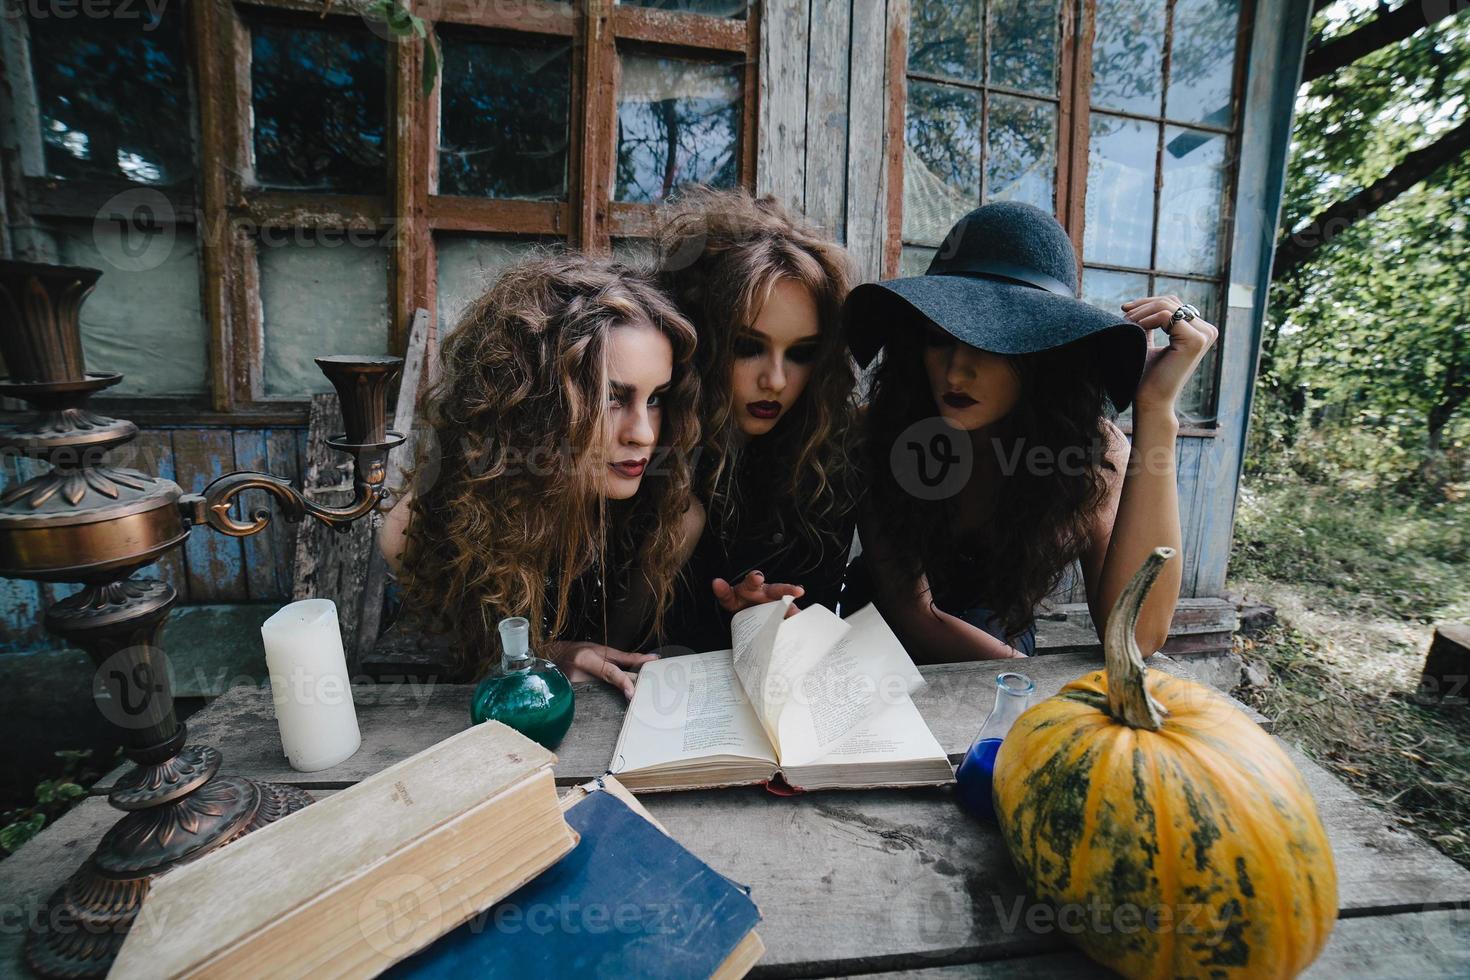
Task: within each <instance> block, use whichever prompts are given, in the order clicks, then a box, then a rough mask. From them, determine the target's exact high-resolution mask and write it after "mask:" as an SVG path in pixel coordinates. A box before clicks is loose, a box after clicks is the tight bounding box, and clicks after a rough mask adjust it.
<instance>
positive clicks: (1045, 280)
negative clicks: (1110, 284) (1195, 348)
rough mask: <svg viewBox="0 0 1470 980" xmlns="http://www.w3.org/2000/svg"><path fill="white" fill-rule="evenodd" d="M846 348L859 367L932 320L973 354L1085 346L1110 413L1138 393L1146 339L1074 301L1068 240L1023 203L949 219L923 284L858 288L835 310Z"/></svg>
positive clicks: (1132, 326)
mask: <svg viewBox="0 0 1470 980" xmlns="http://www.w3.org/2000/svg"><path fill="white" fill-rule="evenodd" d="M842 320H843V329H844V331H845V332H846V337H847V344H848V347H849V348H850V349H851V350H852V354H853V357H855V358H856V359H857V362H858V364H859V366H861V367H867V365H868V363H869V362H871V361H872V360H873V358H874V357H875V356H877V354H878V351H879V350H881V349H882V348H883V346H884V345H885V344H886V343H887V342H888V341H889V340H890V339H891V338H892V337H893V336H894V335H895V334H896V333H898V332H899V331H904V332H913V331H919V330H922V329H924V326H925V321H926V320H928V321H932V322H933V323H934V324H935V325H936V326H938V327H939V328H940V329H942V330H944V331H945V332H946V333H948V334H950V335H951V336H953V337H955V338H956V339H957V340H961V341H964V342H965V343H967V344H969V345H970V346H971V347H978V348H979V349H981V350H985V351H989V352H991V353H993V354H1030V353H1035V352H1037V351H1044V350H1051V349H1053V348H1056V347H1061V346H1063V345H1066V344H1077V343H1083V344H1086V345H1087V346H1088V348H1089V349H1090V350H1091V352H1092V355H1093V356H1092V358H1091V359H1090V360H1091V363H1093V364H1095V365H1096V366H1097V369H1098V371H1099V373H1100V376H1101V379H1102V383H1103V386H1104V388H1105V389H1106V390H1107V393H1108V397H1109V398H1111V399H1112V402H1113V405H1114V406H1116V408H1117V409H1118V411H1120V412H1121V411H1122V410H1123V409H1125V408H1127V407H1128V405H1129V404H1130V403H1132V401H1133V395H1134V393H1135V392H1136V391H1137V390H1138V381H1139V379H1140V378H1141V377H1142V376H1143V366H1144V361H1145V360H1146V358H1147V356H1148V334H1147V333H1146V332H1145V331H1144V329H1143V328H1142V327H1140V326H1139V325H1138V324H1136V323H1133V322H1132V321H1130V320H1127V319H1125V318H1124V317H1123V315H1122V314H1121V313H1109V312H1108V311H1106V310H1101V309H1098V308H1097V307H1095V306H1092V305H1091V304H1089V303H1084V302H1083V301H1082V300H1080V299H1078V298H1077V260H1076V253H1075V252H1074V251H1073V250H1072V240H1071V239H1070V238H1068V237H1067V232H1066V230H1065V229H1063V228H1062V226H1061V224H1060V223H1059V222H1058V221H1057V219H1056V218H1054V217H1052V216H1051V215H1050V214H1047V213H1046V212H1045V211H1042V210H1041V209H1040V208H1036V207H1032V206H1031V205H1029V204H1019V203H1015V202H1011V201H996V202H993V203H991V204H986V205H983V206H981V207H978V208H976V209H975V210H974V211H971V212H970V213H969V214H967V215H965V216H964V217H963V218H961V219H960V220H959V221H957V222H956V223H955V225H954V227H953V228H951V229H950V232H949V235H948V236H946V238H945V241H944V244H943V245H942V246H941V247H940V249H939V251H938V252H937V253H935V256H934V258H933V259H932V260H931V261H930V262H929V268H928V270H927V271H926V272H925V274H924V275H922V276H910V277H907V278H904V279H885V280H883V281H881V282H869V283H863V284H862V285H860V286H857V287H856V288H854V289H853V290H852V292H851V293H849V294H848V297H847V301H846V303H844V304H843V307H842Z"/></svg>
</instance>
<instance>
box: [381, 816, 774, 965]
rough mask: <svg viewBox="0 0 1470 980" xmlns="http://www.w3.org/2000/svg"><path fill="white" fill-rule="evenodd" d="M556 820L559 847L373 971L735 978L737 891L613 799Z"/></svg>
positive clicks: (745, 931)
mask: <svg viewBox="0 0 1470 980" xmlns="http://www.w3.org/2000/svg"><path fill="white" fill-rule="evenodd" d="M566 819H567V823H568V824H570V825H571V826H572V828H573V829H574V830H576V831H577V833H579V834H581V835H582V840H581V842H580V843H579V844H578V845H577V846H576V847H575V848H573V849H572V851H571V852H569V853H568V854H567V855H566V856H565V857H563V858H562V859H561V860H560V861H558V862H557V863H556V864H553V865H552V866H551V867H549V868H547V869H546V870H545V871H543V872H542V873H541V875H540V876H539V877H537V878H535V879H533V880H531V881H529V882H527V883H526V884H525V885H523V886H521V888H520V889H518V890H517V891H515V892H513V893H511V894H510V895H509V896H507V897H506V898H504V899H502V900H501V901H499V902H497V903H496V904H495V905H492V906H491V907H490V908H489V909H487V910H485V911H484V912H482V913H480V914H479V915H477V916H475V917H474V918H472V919H470V920H469V921H468V922H466V923H464V924H463V925H461V926H459V927H458V928H456V929H454V930H453V931H451V932H449V933H446V934H445V935H443V936H441V937H440V938H439V939H438V940H437V941H435V942H434V943H433V944H432V945H430V946H427V947H425V948H424V949H422V950H420V951H419V952H417V953H415V954H414V955H413V956H410V957H409V958H408V959H405V960H403V961H402V962H400V963H398V964H396V965H394V966H393V967H392V968H390V969H389V970H388V971H387V972H386V973H385V974H384V976H387V977H413V978H419V980H429V978H438V977H455V978H460V977H506V978H511V977H526V978H528V980H546V978H548V977H578V976H587V977H635V976H636V977H654V978H657V977H667V978H676V977H677V978H687V977H712V976H715V975H717V974H723V975H733V976H740V975H743V974H744V973H745V971H746V970H747V969H749V967H750V965H751V964H752V963H753V962H754V958H756V957H758V956H759V950H760V949H761V948H762V947H760V946H759V941H758V940H757V939H756V937H754V936H751V935H750V934H751V931H752V930H753V929H754V928H755V924H756V923H757V922H758V921H760V912H759V911H758V910H757V909H756V907H755V903H754V902H752V901H751V900H750V897H749V896H748V895H747V894H746V892H745V891H744V890H743V889H742V888H740V887H739V886H737V885H735V884H734V883H732V882H731V881H730V880H729V879H727V878H725V877H723V876H722V875H720V874H719V873H718V872H716V871H714V870H712V869H711V868H710V867H709V866H708V865H707V864H705V863H704V862H703V861H701V860H699V858H697V857H695V856H694V855H693V854H690V853H689V852H688V851H687V850H685V849H684V847H683V846H682V845H680V843H679V842H678V841H676V840H674V839H673V838H672V837H670V836H668V835H667V834H665V833H663V832H662V831H661V830H659V829H658V828H657V827H655V826H654V825H653V824H651V823H649V822H648V821H647V820H645V819H644V818H643V817H641V816H639V815H638V814H637V813H635V812H633V811H632V810H630V809H629V808H628V807H627V805H626V804H624V803H623V801H622V800H619V799H618V798H617V797H616V796H614V795H613V794H611V793H607V792H594V793H592V794H590V795H589V796H587V797H586V798H585V799H583V800H581V801H580V802H578V803H577V804H576V805H575V806H573V807H571V808H570V809H569V810H568V811H567V813H566ZM747 937H749V938H750V940H752V941H753V942H752V943H747V942H746V940H747ZM742 944H745V945H744V946H742ZM752 946H753V947H754V950H755V952H754V953H753V954H752V953H751V949H752ZM737 947H742V950H741V952H742V954H743V955H742V956H741V957H735V958H733V959H732V961H731V964H730V967H731V969H729V970H722V967H723V966H724V964H725V962H726V960H727V959H731V954H732V953H733V952H735V951H736V948H737Z"/></svg>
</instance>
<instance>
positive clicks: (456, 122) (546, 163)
mask: <svg viewBox="0 0 1470 980" xmlns="http://www.w3.org/2000/svg"><path fill="white" fill-rule="evenodd" d="M441 50H442V51H443V57H444V74H443V81H442V82H441V83H440V90H439V91H440V96H439V98H440V103H439V105H440V110H439V111H440V136H439V193H440V194H462V195H467V196H474V197H517V198H529V199H532V200H542V201H546V200H557V201H564V200H566V197H567V140H568V135H569V131H568V126H567V119H568V112H569V109H568V105H569V99H570V84H571V71H572V58H571V48H570V47H569V46H568V45H565V44H563V45H558V46H555V47H551V46H537V47H532V46H528V45H525V44H515V45H510V44H497V43H492V42H486V41H473V40H470V39H467V38H464V37H462V36H456V35H453V34H450V35H448V36H446V37H444V38H443V43H442V46H441Z"/></svg>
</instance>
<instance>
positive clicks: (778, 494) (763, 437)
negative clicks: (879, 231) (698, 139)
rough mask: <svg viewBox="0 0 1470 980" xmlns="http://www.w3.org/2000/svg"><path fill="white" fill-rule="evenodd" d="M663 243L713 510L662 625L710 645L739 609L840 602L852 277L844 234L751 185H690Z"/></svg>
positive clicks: (703, 494) (848, 524) (703, 489)
mask: <svg viewBox="0 0 1470 980" xmlns="http://www.w3.org/2000/svg"><path fill="white" fill-rule="evenodd" d="M656 242H657V248H658V253H657V254H658V280H659V282H660V283H661V284H662V286H663V287H664V289H665V290H666V291H667V292H668V294H669V295H670V296H672V297H673V298H674V300H675V302H676V303H677V304H678V306H679V309H680V310H681V311H682V312H683V313H684V315H685V316H686V317H688V319H689V320H690V321H691V322H692V323H693V324H694V327H695V329H696V330H697V331H698V334H699V344H698V346H697V348H696V349H695V364H696V366H697V369H698V371H699V376H700V384H701V388H702V394H701V405H700V413H699V414H700V422H701V425H702V428H703V434H702V438H701V441H700V447H699V448H700V453H699V461H698V466H697V471H696V493H697V494H698V495H699V497H700V499H701V500H702V502H703V503H704V505H705V511H706V513H707V515H708V516H707V520H706V522H705V528H704V534H703V536H702V537H701V538H700V541H699V544H698V546H697V547H696V549H695V553H694V556H693V558H692V559H691V561H690V563H689V565H688V567H687V568H686V570H685V575H684V576H682V577H681V581H680V590H679V593H678V598H677V600H676V602H675V607H674V615H673V617H672V620H673V621H672V623H671V625H670V628H669V629H668V630H667V631H666V637H667V639H668V640H669V641H670V642H672V643H675V644H679V645H681V646H687V647H692V648H693V649H696V650H707V649H712V648H719V647H723V646H728V644H729V642H730V631H729V617H730V613H732V612H734V611H736V610H738V609H739V608H742V607H744V606H745V605H749V604H752V603H756V602H763V601H769V600H772V599H775V598H778V597H779V596H781V595H783V594H789V595H793V596H799V597H800V598H799V599H798V602H797V605H800V606H804V605H808V604H810V603H814V602H818V603H822V604H824V605H827V606H829V607H831V606H835V605H836V604H837V601H838V596H839V593H840V589H841V585H842V577H843V572H844V570H845V568H846V565H847V557H848V552H849V548H850V545H851V542H852V535H853V526H854V523H855V521H856V511H855V506H854V500H853V496H854V491H853V488H854V485H855V479H854V477H853V471H852V467H851V465H850V460H849V446H848V440H849V437H850V432H851V426H850V421H851V413H852V397H853V384H854V374H853V367H852V359H851V357H850V356H849V355H848V353H847V348H846V345H845V343H844V342H843V339H842V332H841V326H840V316H841V309H842V301H843V299H844V298H845V297H846V295H847V290H848V286H849V283H850V280H851V273H850V265H849V261H848V257H847V253H846V252H845V251H844V250H843V248H842V247H841V246H840V245H838V244H837V243H836V242H834V241H832V240H831V239H830V238H828V237H827V236H826V235H825V234H823V233H822V232H821V231H820V230H819V229H817V228H816V227H815V226H814V225H812V224H810V223H809V222H807V221H806V220H804V219H801V218H799V217H797V216H795V215H793V214H791V213H790V212H789V211H788V210H787V209H786V208H785V207H784V206H782V205H781V204H780V203H779V202H777V201H776V200H775V198H773V197H770V196H766V197H761V198H756V197H753V196H752V195H751V194H750V193H749V192H747V191H744V190H728V191H727V190H714V189H711V188H708V187H703V186H696V187H691V188H686V189H684V190H683V191H681V193H680V196H679V197H678V198H677V199H676V200H675V201H673V202H671V203H670V204H669V205H667V207H666V209H665V210H664V212H663V213H662V215H661V220H660V222H659V225H658V229H657V234H656ZM773 583H787V584H779V585H777V584H773Z"/></svg>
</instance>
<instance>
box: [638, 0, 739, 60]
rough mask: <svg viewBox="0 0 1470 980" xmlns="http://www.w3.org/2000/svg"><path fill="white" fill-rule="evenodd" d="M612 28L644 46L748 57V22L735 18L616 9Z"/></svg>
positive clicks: (664, 11)
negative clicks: (745, 55) (689, 49)
mask: <svg viewBox="0 0 1470 980" xmlns="http://www.w3.org/2000/svg"><path fill="white" fill-rule="evenodd" d="M612 28H613V34H614V35H616V36H617V37H618V38H623V39H627V40H631V41H642V42H644V43H645V44H659V45H671V46H677V47H680V48H694V49H696V50H699V51H733V52H735V53H737V54H744V53H745V36H746V35H745V32H746V22H745V21H743V20H739V19H736V18H733V17H710V16H709V15H707V14H694V13H684V12H682V11H677V10H658V9H656V8H651V7H624V6H617V7H614V8H613V15H612Z"/></svg>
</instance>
